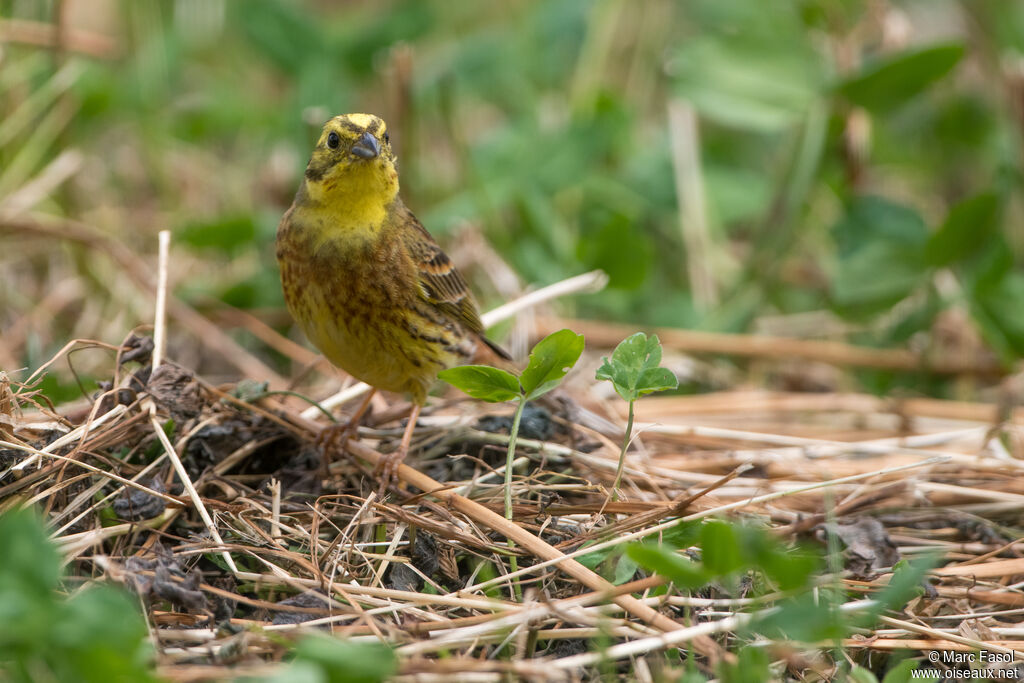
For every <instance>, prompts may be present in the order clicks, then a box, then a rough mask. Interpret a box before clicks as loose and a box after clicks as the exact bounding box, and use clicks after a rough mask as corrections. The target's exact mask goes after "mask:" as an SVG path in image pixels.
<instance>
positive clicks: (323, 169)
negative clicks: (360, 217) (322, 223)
mask: <svg viewBox="0 0 1024 683" xmlns="http://www.w3.org/2000/svg"><path fill="white" fill-rule="evenodd" d="M396 161H397V159H396V158H395V154H394V152H392V151H391V144H390V140H389V137H388V129H387V124H385V123H384V121H383V120H381V119H380V118H379V117H377V116H374V115H373V114H342V115H341V116H335V117H334V118H333V119H331V120H330V121H328V122H327V123H326V124H324V128H323V131H321V133H320V139H319V140H317V143H316V147H314V148H313V154H312V156H311V157H310V159H309V165H308V166H306V190H307V192H308V194H309V196H310V198H311V199H313V200H314V201H317V202H323V203H334V202H351V201H353V200H354V199H356V198H360V200H359V202H358V203H362V202H364V201H365V200H366V198H368V197H372V198H374V199H375V200H376V201H379V202H384V203H388V202H390V201H391V200H393V199H394V198H395V195H397V194H398V168H397V166H396Z"/></svg>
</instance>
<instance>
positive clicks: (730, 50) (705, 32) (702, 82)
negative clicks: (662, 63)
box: [669, 0, 824, 133]
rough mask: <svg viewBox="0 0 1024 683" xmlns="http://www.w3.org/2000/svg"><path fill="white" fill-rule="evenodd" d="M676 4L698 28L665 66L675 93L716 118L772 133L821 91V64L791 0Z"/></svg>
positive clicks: (795, 117) (798, 115) (790, 121)
mask: <svg viewBox="0 0 1024 683" xmlns="http://www.w3.org/2000/svg"><path fill="white" fill-rule="evenodd" d="M683 6H684V7H686V8H687V9H685V10H681V11H682V12H684V13H685V14H693V15H697V16H695V17H694V18H693V19H691V20H692V21H695V26H700V27H701V28H700V30H699V31H698V32H697V33H696V34H695V35H692V36H690V37H688V39H687V40H685V41H682V42H681V43H680V47H679V48H678V51H677V52H676V55H675V58H674V59H673V60H672V61H671V62H670V65H669V73H670V74H671V76H672V77H673V80H674V81H675V92H676V93H678V94H679V96H681V97H683V98H685V99H686V100H688V101H689V102H691V103H692V104H693V106H694V107H696V109H697V110H698V111H699V112H700V113H701V114H702V115H703V116H706V117H708V118H710V119H712V120H714V121H715V122H717V123H721V124H724V125H727V126H732V127H735V128H742V129H746V130H752V131H759V132H769V133H773V132H778V131H780V130H782V129H784V128H786V127H788V126H790V125H792V124H793V123H795V122H796V121H798V120H799V119H800V118H801V117H802V116H804V115H805V114H806V112H807V110H808V108H809V107H810V106H812V104H813V103H814V101H815V100H816V99H817V98H818V97H819V95H820V93H821V91H822V90H823V83H824V79H823V77H822V73H823V69H822V61H821V59H820V58H819V57H818V55H817V53H816V51H815V50H814V48H813V46H812V45H811V43H810V40H809V39H808V33H807V32H806V31H805V30H804V29H803V27H802V23H801V20H800V17H799V10H798V9H797V7H796V5H795V4H794V3H792V2H786V1H785V0H762V1H761V2H759V3H751V2H736V1H729V0H716V1H715V2H709V3H684V5H683Z"/></svg>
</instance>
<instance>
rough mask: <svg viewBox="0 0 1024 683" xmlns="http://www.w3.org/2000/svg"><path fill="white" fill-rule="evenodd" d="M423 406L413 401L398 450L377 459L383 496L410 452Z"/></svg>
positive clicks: (396, 478) (395, 480)
mask: <svg viewBox="0 0 1024 683" xmlns="http://www.w3.org/2000/svg"><path fill="white" fill-rule="evenodd" d="M422 407H423V406H421V405H420V404H418V403H413V405H412V410H411V411H410V412H409V422H408V423H407V424H406V425H405V432H404V433H403V434H402V442H401V443H400V444H399V446H398V450H396V451H395V452H394V453H388V454H386V455H382V456H381V458H380V460H378V461H377V475H378V476H379V477H380V489H379V493H380V495H381V496H383V495H384V493H385V492H386V491H387V490H388V488H389V487H390V486H391V485H392V484H393V483H395V482H397V480H398V468H399V467H401V465H402V461H403V460H405V456H407V455H408V454H409V446H410V444H412V433H413V432H414V431H416V420H417V419H418V418H419V416H420V408H422Z"/></svg>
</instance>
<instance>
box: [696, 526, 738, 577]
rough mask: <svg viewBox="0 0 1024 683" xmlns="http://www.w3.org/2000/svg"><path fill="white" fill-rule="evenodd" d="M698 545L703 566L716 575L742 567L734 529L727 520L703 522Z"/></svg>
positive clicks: (728, 572) (723, 574) (725, 573)
mask: <svg viewBox="0 0 1024 683" xmlns="http://www.w3.org/2000/svg"><path fill="white" fill-rule="evenodd" d="M700 547H701V551H702V552H701V557H702V559H703V560H704V566H705V567H706V568H707V570H708V571H709V572H711V573H712V574H715V575H716V576H725V575H727V574H732V573H733V572H735V571H738V570H740V569H742V568H743V558H742V556H741V550H740V545H739V539H738V538H737V535H736V530H735V529H734V528H733V526H732V525H731V524H729V523H727V522H721V521H717V520H712V521H709V522H708V523H707V524H705V525H704V527H703V528H702V529H701V530H700Z"/></svg>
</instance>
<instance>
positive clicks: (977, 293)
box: [968, 271, 1024, 365]
mask: <svg viewBox="0 0 1024 683" xmlns="http://www.w3.org/2000/svg"><path fill="white" fill-rule="evenodd" d="M968 294H969V299H968V300H969V302H970V308H971V315H972V317H973V318H974V320H975V321H976V322H977V323H978V327H979V329H980V331H981V334H982V336H983V337H984V338H985V341H987V342H988V343H989V344H991V345H992V346H993V347H994V348H995V350H996V351H997V352H998V353H999V355H1000V357H1001V358H1002V360H1003V361H1004V363H1006V364H1007V365H1009V364H1010V363H1012V362H1013V361H1015V360H1016V359H1018V358H1020V357H1021V356H1024V316H1022V315H1021V313H1020V302H1021V301H1024V274H1022V273H1020V272H1017V271H1009V272H1005V273H1004V274H1003V277H1002V278H1001V279H1000V280H999V281H997V282H995V283H989V282H987V281H985V282H984V285H983V286H981V285H980V284H979V285H978V286H975V287H972V288H971V289H970V290H969V292H968Z"/></svg>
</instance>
